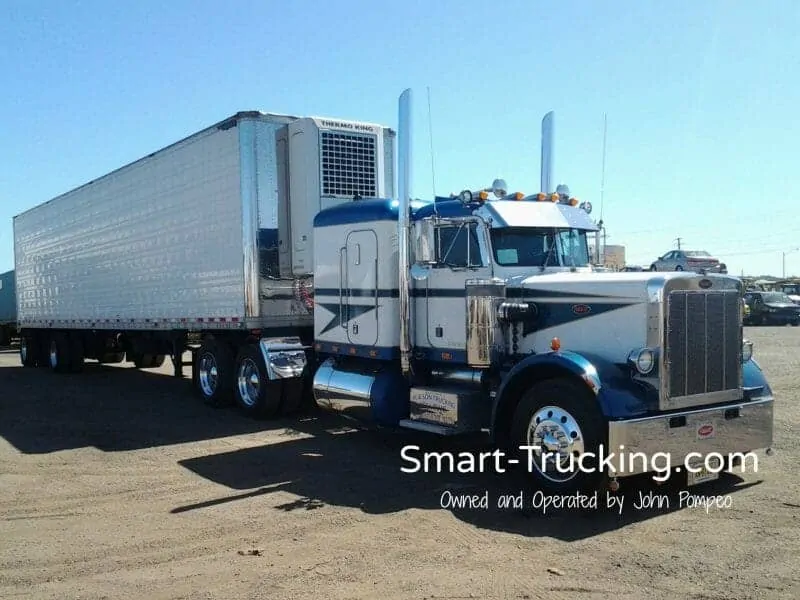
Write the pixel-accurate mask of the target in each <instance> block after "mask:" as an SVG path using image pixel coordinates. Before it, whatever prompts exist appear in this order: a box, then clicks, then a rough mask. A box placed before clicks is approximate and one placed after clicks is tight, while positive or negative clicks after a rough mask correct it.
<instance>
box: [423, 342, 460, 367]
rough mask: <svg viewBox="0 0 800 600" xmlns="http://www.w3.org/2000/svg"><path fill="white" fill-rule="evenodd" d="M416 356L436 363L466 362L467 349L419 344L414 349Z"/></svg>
mask: <svg viewBox="0 0 800 600" xmlns="http://www.w3.org/2000/svg"><path fill="white" fill-rule="evenodd" d="M413 352H414V358H415V359H418V360H424V361H428V362H435V363H448V364H466V363H467V351H466V350H455V349H453V348H430V347H425V346H421V347H420V346H417V347H415V348H414V350H413Z"/></svg>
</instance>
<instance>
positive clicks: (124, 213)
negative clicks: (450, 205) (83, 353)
mask: <svg viewBox="0 0 800 600" xmlns="http://www.w3.org/2000/svg"><path fill="white" fill-rule="evenodd" d="M393 138H394V132H393V131H392V130H390V129H388V128H386V127H382V126H379V125H374V124H369V123H358V122H351V121H343V120H330V119H320V118H298V117H294V116H289V115H278V114H267V113H261V112H240V113H237V114H236V115H234V116H232V117H230V118H228V119H226V120H224V121H221V122H220V123H217V124H216V125H214V126H212V127H209V128H207V129H204V130H202V131H199V132H197V133H195V134H193V135H191V136H189V137H187V138H185V139H183V140H181V141H179V142H177V143H175V144H172V145H170V146H168V147H166V148H164V149H162V150H159V151H158V152H154V153H152V154H150V155H148V156H146V157H144V158H141V159H140V160H137V161H135V162H133V163H131V164H129V165H127V166H124V167H122V168H120V169H118V170H115V171H113V172H111V173H109V174H107V175H104V176H102V177H100V178H99V179H96V180H94V181H91V182H89V183H87V184H85V185H83V186H81V187H79V188H77V189H74V190H72V191H70V192H67V193H65V194H63V195H61V196H58V197H56V198H54V199H52V200H50V201H48V202H45V203H44V204H41V205H39V206H37V207H35V208H32V209H30V210H28V211H27V212H25V213H22V214H20V215H18V216H17V217H15V218H14V250H15V267H16V278H17V300H18V308H19V314H18V318H19V321H20V324H21V326H22V327H26V328H69V329H75V328H91V329H118V330H141V329H172V330H174V329H186V330H190V331H191V330H203V329H209V328H211V329H219V328H223V329H231V328H232V329H236V328H270V327H289V328H293V327H298V326H307V327H311V326H312V325H313V319H312V312H311V311H312V308H313V304H312V300H311V298H312V295H313V282H312V280H311V276H312V275H313V264H312V248H313V246H312V243H313V238H312V231H313V228H312V221H313V217H314V215H315V214H316V213H317V212H319V211H320V210H321V209H322V208H326V207H328V206H331V205H333V204H336V203H340V202H346V201H349V200H353V199H354V198H356V197H391V196H392V195H393V191H394V190H393V186H392V180H393V174H392V170H391V169H392V167H391V165H392V162H393V160H392V148H393Z"/></svg>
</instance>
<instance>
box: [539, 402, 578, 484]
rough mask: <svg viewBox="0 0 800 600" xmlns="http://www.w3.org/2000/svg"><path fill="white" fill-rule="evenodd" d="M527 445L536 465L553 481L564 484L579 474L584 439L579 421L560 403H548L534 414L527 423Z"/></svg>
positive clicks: (540, 471)
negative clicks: (530, 447) (532, 448)
mask: <svg viewBox="0 0 800 600" xmlns="http://www.w3.org/2000/svg"><path fill="white" fill-rule="evenodd" d="M527 439H528V445H529V446H536V447H537V448H538V450H532V451H531V453H532V456H533V465H532V466H533V468H534V469H536V470H537V471H538V472H539V473H541V474H542V476H543V477H545V478H547V479H549V480H550V481H553V482H557V483H563V482H566V481H569V480H571V479H572V478H574V477H575V476H576V475H578V474H579V473H580V469H579V467H580V462H579V460H578V459H579V457H580V456H581V454H583V452H584V438H583V432H582V431H581V428H580V427H579V426H578V421H577V420H576V419H575V417H573V416H572V415H571V414H570V413H569V412H567V411H566V410H564V409H563V408H560V407H558V406H545V407H543V408H540V409H539V410H537V411H536V413H534V415H533V417H532V418H531V421H530V423H529V424H528V436H527Z"/></svg>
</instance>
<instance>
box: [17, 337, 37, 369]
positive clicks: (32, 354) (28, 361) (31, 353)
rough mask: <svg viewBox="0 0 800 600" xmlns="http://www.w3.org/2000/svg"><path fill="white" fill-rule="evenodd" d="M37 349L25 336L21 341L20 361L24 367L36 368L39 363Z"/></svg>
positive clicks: (30, 339)
mask: <svg viewBox="0 0 800 600" xmlns="http://www.w3.org/2000/svg"><path fill="white" fill-rule="evenodd" d="M36 355H37V349H36V344H35V342H34V340H33V338H31V337H30V336H28V335H23V336H22V337H20V340H19V361H20V363H22V366H23V367H26V368H31V367H35V366H36V365H37V363H38V361H37V360H36Z"/></svg>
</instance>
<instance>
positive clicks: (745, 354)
mask: <svg viewBox="0 0 800 600" xmlns="http://www.w3.org/2000/svg"><path fill="white" fill-rule="evenodd" d="M751 358H753V342H749V341H747V340H745V341H744V342H742V362H747V361H748V360H750V359H751Z"/></svg>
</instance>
